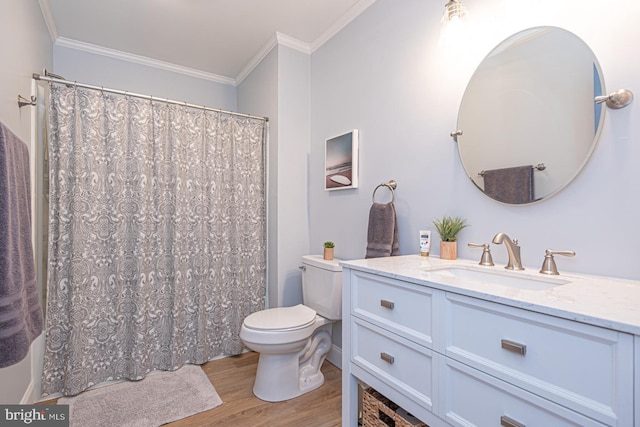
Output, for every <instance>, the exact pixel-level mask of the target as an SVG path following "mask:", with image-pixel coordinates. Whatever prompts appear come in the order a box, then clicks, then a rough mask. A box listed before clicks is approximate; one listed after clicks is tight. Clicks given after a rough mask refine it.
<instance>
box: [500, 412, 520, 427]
mask: <svg viewBox="0 0 640 427" xmlns="http://www.w3.org/2000/svg"><path fill="white" fill-rule="evenodd" d="M500 425H501V426H503V427H526V426H525V425H524V424H522V423H519V422H517V421H516V420H514V419H511V418H509V417H507V416H506V415H503V416H501V417H500Z"/></svg>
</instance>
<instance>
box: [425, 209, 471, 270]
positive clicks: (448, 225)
mask: <svg viewBox="0 0 640 427" xmlns="http://www.w3.org/2000/svg"><path fill="white" fill-rule="evenodd" d="M433 225H434V226H435V227H436V231H437V232H438V234H439V235H440V258H442V259H452V260H453V259H457V258H458V242H457V241H458V233H460V231H461V230H462V229H463V228H465V227H468V226H469V225H468V224H467V220H465V219H464V218H460V217H459V216H457V217H455V218H453V217H450V216H447V215H445V216H443V217H442V218H438V219H435V220H434V221H433Z"/></svg>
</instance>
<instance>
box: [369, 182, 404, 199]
mask: <svg viewBox="0 0 640 427" xmlns="http://www.w3.org/2000/svg"><path fill="white" fill-rule="evenodd" d="M380 187H387V188H388V189H389V190H390V191H391V203H393V202H395V200H396V192H395V189H396V188H398V182H397V181H396V180H395V179H392V180H391V181H389V182H383V183H382V184H379V185H378V186H377V187H376V188H375V189H374V190H373V194H372V195H371V202H373V203H375V202H376V191H378V188H380Z"/></svg>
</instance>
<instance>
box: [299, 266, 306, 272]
mask: <svg viewBox="0 0 640 427" xmlns="http://www.w3.org/2000/svg"><path fill="white" fill-rule="evenodd" d="M298 268H299V269H300V270H302V271H306V270H307V267H305V266H304V265H301V266H300V267H298Z"/></svg>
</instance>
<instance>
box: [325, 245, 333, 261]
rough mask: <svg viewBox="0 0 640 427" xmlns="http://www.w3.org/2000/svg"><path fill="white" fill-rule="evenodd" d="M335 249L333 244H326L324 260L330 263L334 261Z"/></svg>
mask: <svg viewBox="0 0 640 427" xmlns="http://www.w3.org/2000/svg"><path fill="white" fill-rule="evenodd" d="M333 248H335V245H334V244H333V242H324V259H326V260H329V261H330V260H332V259H333Z"/></svg>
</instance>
